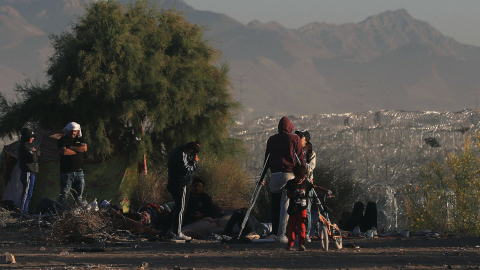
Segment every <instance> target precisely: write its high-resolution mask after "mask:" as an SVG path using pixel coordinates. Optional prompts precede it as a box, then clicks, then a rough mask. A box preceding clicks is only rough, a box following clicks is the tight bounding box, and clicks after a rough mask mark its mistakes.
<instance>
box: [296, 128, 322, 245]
mask: <svg viewBox="0 0 480 270" xmlns="http://www.w3.org/2000/svg"><path fill="white" fill-rule="evenodd" d="M295 134H297V135H298V136H299V137H300V139H301V140H302V146H303V150H304V151H303V153H304V155H305V161H306V164H305V165H306V167H307V170H308V176H307V180H308V181H309V182H310V183H312V184H313V170H314V169H315V166H316V163H317V154H316V153H315V152H314V151H313V145H312V144H311V143H310V132H308V130H306V129H304V130H301V131H295ZM313 194H314V191H313V190H310V192H309V193H308V197H309V199H308V200H309V204H308V207H307V218H306V220H305V222H306V236H305V241H307V242H311V241H312V240H311V239H310V232H311V230H312V202H313V200H312V198H313Z"/></svg>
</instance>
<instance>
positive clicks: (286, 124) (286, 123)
mask: <svg viewBox="0 0 480 270" xmlns="http://www.w3.org/2000/svg"><path fill="white" fill-rule="evenodd" d="M293 130H294V127H293V124H292V122H290V119H288V118H287V117H285V116H284V117H282V119H280V122H279V123H278V133H277V134H275V135H273V136H271V137H270V138H268V141H267V149H266V150H265V159H267V157H268V155H270V157H269V159H268V163H267V164H266V168H269V169H270V172H271V173H272V175H271V177H270V185H269V187H270V190H271V191H272V232H273V233H276V234H277V241H278V242H280V243H287V242H288V238H287V237H286V235H285V233H286V227H287V223H288V214H287V208H288V198H287V191H286V190H285V189H284V186H285V184H286V183H287V181H289V180H291V179H293V178H295V176H294V175H293V172H292V169H293V167H294V166H295V164H296V163H298V160H300V162H301V164H302V165H305V157H304V154H303V147H302V142H301V139H300V137H298V136H297V135H295V134H292V132H293ZM297 157H298V158H297Z"/></svg>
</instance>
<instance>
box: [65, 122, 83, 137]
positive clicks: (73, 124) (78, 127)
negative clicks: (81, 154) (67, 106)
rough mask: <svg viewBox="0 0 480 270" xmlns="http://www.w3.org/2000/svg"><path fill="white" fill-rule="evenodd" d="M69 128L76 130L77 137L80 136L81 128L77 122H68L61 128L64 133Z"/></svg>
mask: <svg viewBox="0 0 480 270" xmlns="http://www.w3.org/2000/svg"><path fill="white" fill-rule="evenodd" d="M70 130H78V136H77V137H78V138H80V137H82V128H81V127H80V124H77V123H75V122H70V123H68V125H67V126H66V127H64V128H63V132H64V133H65V135H67V132H69V131H70Z"/></svg>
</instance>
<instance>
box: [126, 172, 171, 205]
mask: <svg viewBox="0 0 480 270" xmlns="http://www.w3.org/2000/svg"><path fill="white" fill-rule="evenodd" d="M167 183H168V174H167V169H166V168H163V167H159V166H157V167H153V168H152V167H150V169H149V172H148V174H147V175H146V176H143V175H140V176H139V178H138V182H137V184H136V186H135V188H134V190H133V193H132V195H131V198H130V203H131V209H132V210H136V209H139V208H140V207H142V206H143V205H146V204H150V203H153V204H157V205H161V204H163V203H165V202H170V201H173V198H172V196H171V195H170V193H169V192H168V190H167Z"/></svg>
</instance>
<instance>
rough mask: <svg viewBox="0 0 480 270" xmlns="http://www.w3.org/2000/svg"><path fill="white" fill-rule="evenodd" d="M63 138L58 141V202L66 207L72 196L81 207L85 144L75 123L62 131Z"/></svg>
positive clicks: (83, 184)
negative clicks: (68, 198)
mask: <svg viewBox="0 0 480 270" xmlns="http://www.w3.org/2000/svg"><path fill="white" fill-rule="evenodd" d="M63 132H64V134H65V135H64V136H63V137H62V138H60V139H59V140H58V152H59V153H60V198H59V200H58V202H60V203H61V204H63V205H64V206H67V197H68V194H70V193H71V194H72V196H73V199H74V200H75V203H76V204H77V205H82V194H83V189H84V187H85V179H84V175H83V153H85V152H87V144H86V143H85V142H84V141H83V137H82V129H81V127H80V125H79V124H77V123H75V122H71V123H69V124H68V125H67V126H66V127H65V128H64V129H63Z"/></svg>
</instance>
